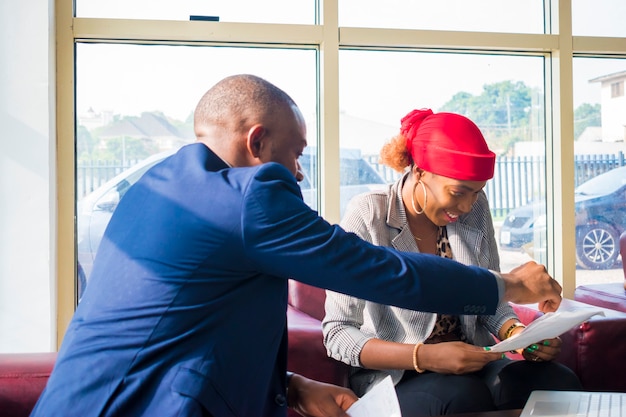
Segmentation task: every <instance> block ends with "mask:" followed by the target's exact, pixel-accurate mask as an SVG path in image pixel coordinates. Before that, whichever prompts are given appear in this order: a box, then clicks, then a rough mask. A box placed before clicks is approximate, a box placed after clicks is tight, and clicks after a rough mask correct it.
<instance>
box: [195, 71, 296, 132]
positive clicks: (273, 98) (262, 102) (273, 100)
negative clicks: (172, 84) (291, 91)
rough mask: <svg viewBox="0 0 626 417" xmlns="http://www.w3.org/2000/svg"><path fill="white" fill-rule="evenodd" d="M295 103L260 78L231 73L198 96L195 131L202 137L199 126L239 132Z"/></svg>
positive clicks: (201, 128)
mask: <svg viewBox="0 0 626 417" xmlns="http://www.w3.org/2000/svg"><path fill="white" fill-rule="evenodd" d="M295 105H296V104H295V102H294V101H293V100H292V99H291V97H289V95H288V94H287V93H285V92H284V91H283V90H281V89H280V88H278V87H276V86H275V85H274V84H272V83H270V82H268V81H266V80H264V79H262V78H260V77H257V76H254V75H250V74H239V75H233V76H230V77H226V78H224V79H223V80H221V81H219V82H218V83H217V84H215V85H214V86H213V87H211V89H209V91H207V92H206V93H205V94H204V96H202V98H201V99H200V102H199V103H198V106H197V107H196V110H195V112H194V129H195V133H196V136H203V129H204V128H207V127H211V126H213V127H218V126H219V127H221V128H226V129H229V130H230V131H242V130H245V129H247V128H248V127H249V126H250V125H251V124H254V123H259V122H261V123H263V122H265V121H266V120H267V117H268V116H271V115H275V114H277V113H279V112H281V111H284V109H285V108H288V107H291V106H295Z"/></svg>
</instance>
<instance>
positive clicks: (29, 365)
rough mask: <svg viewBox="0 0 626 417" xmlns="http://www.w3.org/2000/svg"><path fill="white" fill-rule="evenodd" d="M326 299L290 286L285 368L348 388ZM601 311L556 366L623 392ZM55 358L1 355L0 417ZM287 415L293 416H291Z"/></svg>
mask: <svg viewBox="0 0 626 417" xmlns="http://www.w3.org/2000/svg"><path fill="white" fill-rule="evenodd" d="M324 299H325V292H324V290H321V289H319V288H314V287H310V286H308V285H305V284H301V283H298V282H295V281H292V282H290V287H289V306H288V311H287V314H288V323H289V360H288V367H289V369H290V370H292V371H294V372H298V373H301V374H303V375H305V376H307V377H309V378H314V379H317V380H320V381H324V382H329V383H333V384H338V385H343V386H347V382H348V372H349V368H348V366H347V365H345V364H343V363H340V362H337V361H335V360H334V359H330V358H328V356H327V355H326V349H325V348H324V345H323V341H322V329H321V319H322V318H323V315H324ZM563 306H564V307H567V308H589V307H591V306H589V305H587V304H584V303H580V302H577V301H574V300H563ZM513 307H514V308H515V310H516V312H517V314H518V315H519V317H520V320H522V321H523V322H524V323H529V322H531V321H532V320H534V319H535V318H537V317H539V316H540V315H541V314H542V313H541V312H539V311H538V310H537V309H536V306H534V305H530V306H525V305H524V306H522V305H514V306H513ZM602 310H603V311H604V312H605V315H606V316H605V317H601V316H594V317H592V318H591V319H590V320H589V321H587V322H585V323H583V324H581V325H580V326H577V327H575V328H573V329H572V330H570V331H569V332H567V333H565V334H563V335H562V336H561V338H562V339H563V342H564V348H563V350H562V352H561V355H560V356H559V358H558V361H559V362H561V363H563V364H565V365H567V366H568V367H570V368H571V369H572V370H574V372H576V374H577V375H578V376H579V378H580V380H581V381H582V384H583V387H584V388H585V389H587V390H590V391H621V392H626V378H624V375H626V361H625V360H624V357H625V355H626V346H625V344H624V341H625V340H626V313H623V312H618V311H614V310H610V309H602ZM55 359H56V354H55V353H32V354H7V353H5V354H0V416H2V417H26V416H28V414H29V413H30V410H31V409H32V407H33V406H34V404H35V402H36V400H37V398H38V396H39V394H40V393H41V391H42V389H43V387H44V386H45V383H46V381H47V379H48V376H49V375H50V372H51V370H52V367H53V365H54V361H55ZM290 416H297V414H296V413H294V412H293V411H290Z"/></svg>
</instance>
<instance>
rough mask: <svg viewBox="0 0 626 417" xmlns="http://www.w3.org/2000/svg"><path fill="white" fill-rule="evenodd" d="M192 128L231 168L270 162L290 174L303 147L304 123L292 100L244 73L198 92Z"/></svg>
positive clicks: (295, 170)
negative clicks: (202, 93) (277, 164)
mask: <svg viewBox="0 0 626 417" xmlns="http://www.w3.org/2000/svg"><path fill="white" fill-rule="evenodd" d="M194 130H195V133H196V138H197V139H198V141H199V142H202V143H204V144H205V145H206V146H208V147H209V148H210V149H211V150H212V151H213V152H214V153H215V154H216V155H217V156H219V157H220V158H221V159H222V160H224V161H225V162H227V163H228V164H229V165H230V166H233V167H243V166H254V165H257V164H260V163H264V162H270V161H271V162H278V163H281V164H282V165H284V166H286V167H287V168H288V169H289V170H290V171H292V172H294V174H295V173H297V171H298V170H299V168H298V166H297V164H298V163H297V158H298V157H299V155H300V154H301V153H302V150H303V149H304V147H305V146H306V123H305V121H304V118H303V117H302V113H301V112H300V110H299V109H298V106H297V105H296V103H295V102H294V101H293V100H292V99H291V97H289V95H287V93H285V92H284V91H283V90H281V89H280V88H278V87H276V86H275V85H274V84H272V83H270V82H268V81H266V80H264V79H262V78H259V77H257V76H254V75H249V74H240V75H233V76H230V77H227V78H224V79H223V80H221V81H220V82H218V83H217V84H215V85H214V86H213V87H212V88H211V89H210V90H209V91H207V92H206V93H205V94H204V96H203V97H202V98H201V99H200V102H199V103H198V106H197V107H196V111H195V113H194ZM296 177H298V175H296Z"/></svg>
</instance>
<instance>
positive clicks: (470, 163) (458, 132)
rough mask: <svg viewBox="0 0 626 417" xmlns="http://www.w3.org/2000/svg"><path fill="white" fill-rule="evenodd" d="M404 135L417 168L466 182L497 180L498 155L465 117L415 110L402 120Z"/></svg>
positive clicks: (401, 129) (428, 110)
mask: <svg viewBox="0 0 626 417" xmlns="http://www.w3.org/2000/svg"><path fill="white" fill-rule="evenodd" d="M400 133H402V135H403V136H404V138H405V139H406V147H407V149H408V151H409V153H410V154H411V158H412V159H413V162H414V163H415V165H417V166H418V167H420V168H422V169H424V170H426V171H429V172H432V173H433V174H438V175H443V176H444V177H448V178H454V179H457V180H463V181H487V180H488V179H490V178H492V177H493V171H494V167H495V161H496V155H495V154H494V153H493V152H491V151H490V150H489V147H488V146H487V142H485V138H484V137H483V135H482V133H481V132H480V129H478V126H476V125H475V124H474V122H472V121H471V120H470V119H468V118H467V117H465V116H461V115H460V114H455V113H433V112H432V110H430V109H422V110H413V111H411V112H410V113H409V114H407V115H406V116H404V117H403V118H402V126H401V128H400Z"/></svg>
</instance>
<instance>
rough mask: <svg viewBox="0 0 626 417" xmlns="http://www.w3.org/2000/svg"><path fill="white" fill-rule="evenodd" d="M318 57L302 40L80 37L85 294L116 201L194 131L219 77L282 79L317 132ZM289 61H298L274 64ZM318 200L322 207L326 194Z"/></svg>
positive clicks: (81, 282) (312, 133)
mask: <svg viewBox="0 0 626 417" xmlns="http://www.w3.org/2000/svg"><path fill="white" fill-rule="evenodd" d="M315 60H316V52H315V50H301V49H291V50H289V49H262V48H217V47H186V46H146V45H111V44H108V45H107V44H89V43H87V44H85V43H81V44H78V45H77V53H76V79H77V88H76V90H77V97H76V107H77V121H76V124H77V139H76V168H77V172H76V192H77V195H76V198H77V248H78V250H77V256H78V259H77V262H78V265H77V271H78V293H79V297H80V295H81V294H82V291H83V290H84V288H85V286H86V284H87V282H88V280H89V275H90V272H91V267H92V263H93V259H94V256H95V254H96V251H97V249H98V245H99V243H100V239H101V238H102V234H103V233H104V229H105V228H106V226H107V224H108V222H109V219H110V218H111V215H112V213H113V211H114V210H115V208H116V207H117V203H118V202H119V201H120V199H121V198H122V197H123V196H124V193H125V192H126V191H127V189H128V188H129V187H130V186H131V185H132V184H134V183H135V182H136V181H137V180H138V179H139V178H140V177H141V175H142V174H143V173H144V172H145V171H146V170H147V169H148V168H150V167H151V166H152V165H154V164H155V163H157V162H159V161H161V160H162V159H163V158H165V157H166V156H168V155H170V154H171V153H173V152H174V151H176V150H177V149H178V148H180V147H181V146H183V145H185V144H187V143H190V142H193V141H194V140H195V136H194V133H193V111H194V108H195V106H196V104H197V102H198V100H199V99H200V97H201V96H202V95H203V94H204V93H205V92H206V90H207V89H208V88H210V87H211V86H212V85H213V84H214V83H216V82H217V81H219V80H220V79H222V78H224V77H226V76H228V75H232V74H236V73H254V74H256V75H258V76H261V77H263V78H266V79H267V80H269V81H271V82H273V83H274V84H276V85H278V86H279V87H281V88H282V89H284V90H285V91H286V92H287V93H288V94H289V95H291V97H292V98H293V99H294V100H295V101H296V103H298V105H299V106H300V108H301V110H302V112H303V113H304V115H305V119H306V121H307V125H308V126H309V131H308V134H309V141H310V142H311V143H313V144H314V143H315V142H316V135H317V133H316V130H315V126H317V123H316V113H315V109H316V90H317V88H316V77H315ZM286 61H289V62H292V63H293V64H292V65H291V66H289V67H285V66H277V65H274V63H275V62H286ZM216 63H219V65H218V64H216ZM313 149H315V147H313ZM312 157H313V158H315V157H316V155H315V154H313V155H312ZM314 169H315V167H314ZM307 175H308V176H309V177H312V178H316V177H317V173H316V172H315V171H314V170H313V171H309V172H307ZM303 188H304V186H303ZM309 196H310V194H309ZM309 203H310V204H311V205H312V206H314V207H316V204H317V194H313V196H312V197H311V196H310V200H309Z"/></svg>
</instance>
